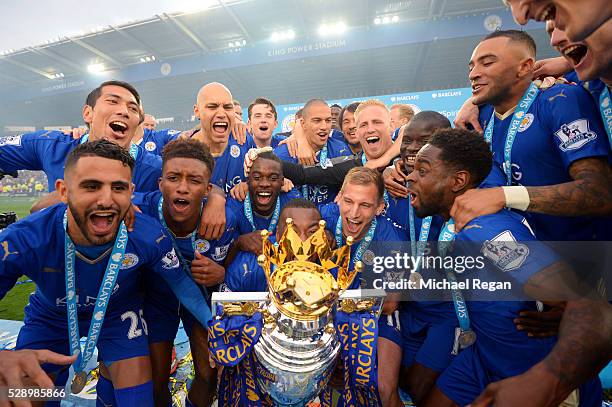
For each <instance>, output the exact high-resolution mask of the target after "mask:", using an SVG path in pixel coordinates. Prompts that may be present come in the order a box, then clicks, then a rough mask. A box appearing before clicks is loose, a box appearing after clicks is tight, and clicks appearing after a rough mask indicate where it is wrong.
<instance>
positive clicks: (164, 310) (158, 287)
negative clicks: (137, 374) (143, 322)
mask: <svg viewBox="0 0 612 407" xmlns="http://www.w3.org/2000/svg"><path fill="white" fill-rule="evenodd" d="M152 278H153V276H152ZM144 315H145V317H146V319H147V324H148V326H149V343H157V342H172V343H174V339H175V338H176V333H177V332H178V328H179V322H180V321H181V320H182V321H183V328H184V329H185V332H186V333H187V336H191V331H192V329H193V324H194V323H196V322H197V319H196V318H195V317H194V316H193V315H192V314H191V313H190V312H189V311H187V309H186V308H185V307H183V306H182V305H181V303H180V302H179V300H178V298H176V295H174V293H173V292H172V290H171V289H170V286H168V284H167V283H166V282H165V281H163V280H161V281H159V280H156V281H155V285H154V286H153V284H147V287H146V289H145V298H144Z"/></svg>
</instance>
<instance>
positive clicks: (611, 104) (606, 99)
mask: <svg viewBox="0 0 612 407" xmlns="http://www.w3.org/2000/svg"><path fill="white" fill-rule="evenodd" d="M604 86H605V85H604ZM599 111H600V112H601V119H602V120H603V122H604V126H605V127H606V132H607V133H608V141H609V142H610V148H612V99H611V98H610V89H608V87H607V86H606V87H605V88H604V90H603V92H601V95H600V96H599Z"/></svg>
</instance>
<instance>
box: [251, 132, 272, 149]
mask: <svg viewBox="0 0 612 407" xmlns="http://www.w3.org/2000/svg"><path fill="white" fill-rule="evenodd" d="M253 141H254V142H255V145H256V146H257V148H263V147H270V146H271V145H272V135H270V137H268V138H266V139H263V138H258V137H253Z"/></svg>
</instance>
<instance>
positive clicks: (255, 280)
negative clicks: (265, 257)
mask: <svg viewBox="0 0 612 407" xmlns="http://www.w3.org/2000/svg"><path fill="white" fill-rule="evenodd" d="M219 291H233V292H252V291H268V283H267V281H266V274H265V273H264V270H263V268H261V266H260V265H259V264H258V263H257V256H256V255H255V254H253V253H251V252H244V251H240V252H238V254H236V257H234V259H233V260H232V262H231V263H230V264H229V266H227V268H226V269H225V281H224V282H223V283H222V284H221V287H220V288H219Z"/></svg>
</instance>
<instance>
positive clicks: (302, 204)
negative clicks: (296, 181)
mask: <svg viewBox="0 0 612 407" xmlns="http://www.w3.org/2000/svg"><path fill="white" fill-rule="evenodd" d="M292 208H303V209H314V210H315V211H317V212H319V208H317V205H315V204H314V203H312V202H310V201H309V200H308V199H304V198H293V199H292V200H290V201H289V202H287V203H286V204H285V206H283V210H282V211H281V216H282V214H283V212H285V211H286V210H287V209H292Z"/></svg>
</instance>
